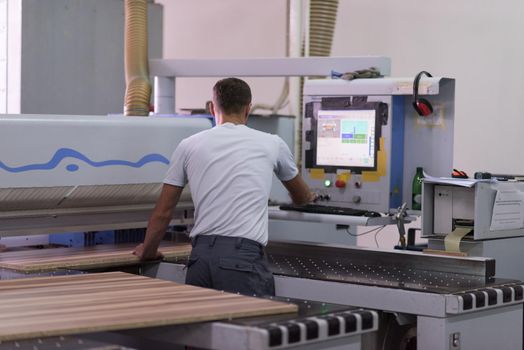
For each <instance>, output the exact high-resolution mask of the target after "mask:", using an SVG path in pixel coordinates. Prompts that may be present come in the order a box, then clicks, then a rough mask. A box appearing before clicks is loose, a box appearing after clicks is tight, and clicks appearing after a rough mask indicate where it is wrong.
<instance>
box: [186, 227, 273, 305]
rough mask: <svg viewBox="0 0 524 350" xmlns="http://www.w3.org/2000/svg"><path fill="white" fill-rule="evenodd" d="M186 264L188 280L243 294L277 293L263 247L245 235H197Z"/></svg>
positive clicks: (193, 240) (188, 282)
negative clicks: (242, 236)
mask: <svg viewBox="0 0 524 350" xmlns="http://www.w3.org/2000/svg"><path fill="white" fill-rule="evenodd" d="M191 243H192V245H193V249H192V251H191V256H190V257H189V261H188V264H187V274H186V284H191V285H194V286H199V287H204V288H213V289H217V290H223V291H226V292H232V293H240V294H244V295H258V296H262V295H275V282H274V280H273V274H272V273H271V271H269V268H268V263H267V258H266V256H265V254H264V247H263V246H262V245H261V244H260V243H258V242H255V241H253V240H250V239H246V238H236V237H224V236H216V235H198V236H196V237H194V238H193V239H192V242H191Z"/></svg>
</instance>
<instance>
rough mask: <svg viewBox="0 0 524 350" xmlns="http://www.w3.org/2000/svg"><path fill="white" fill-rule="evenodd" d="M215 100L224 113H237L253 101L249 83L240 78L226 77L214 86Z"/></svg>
mask: <svg viewBox="0 0 524 350" xmlns="http://www.w3.org/2000/svg"><path fill="white" fill-rule="evenodd" d="M213 93H214V95H215V102H216V104H217V106H216V108H218V109H219V110H220V111H221V112H222V113H224V114H237V113H240V112H241V111H242V108H244V107H246V106H248V105H249V104H250V103H251V89H250V88H249V85H247V83H246V82H245V81H243V80H241V79H238V78H226V79H222V80H219V81H217V83H216V84H215V86H214V87H213Z"/></svg>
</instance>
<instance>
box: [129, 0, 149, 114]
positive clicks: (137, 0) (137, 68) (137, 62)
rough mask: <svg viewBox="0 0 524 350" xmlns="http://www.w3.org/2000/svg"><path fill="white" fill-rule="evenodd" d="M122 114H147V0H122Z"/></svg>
mask: <svg viewBox="0 0 524 350" xmlns="http://www.w3.org/2000/svg"><path fill="white" fill-rule="evenodd" d="M124 40H125V44H124V45H125V51H124V56H125V72H126V94H125V98H124V115H126V116H147V115H149V101H150V99H151V84H150V82H149V67H148V57H147V0H125V34H124Z"/></svg>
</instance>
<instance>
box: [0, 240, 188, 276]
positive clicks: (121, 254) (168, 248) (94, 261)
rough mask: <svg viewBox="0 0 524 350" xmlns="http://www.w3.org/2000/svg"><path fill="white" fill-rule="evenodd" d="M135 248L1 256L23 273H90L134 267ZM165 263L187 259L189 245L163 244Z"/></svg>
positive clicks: (0, 263)
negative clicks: (87, 270)
mask: <svg viewBox="0 0 524 350" xmlns="http://www.w3.org/2000/svg"><path fill="white" fill-rule="evenodd" d="M135 247H136V243H133V244H101V245H96V246H93V247H81V248H46V249H34V250H23V251H13V252H2V253H0V267H3V268H8V269H13V270H16V271H21V272H42V271H51V270H54V269H58V268H66V269H90V268H103V267H111V266H123V265H132V264H136V263H138V262H139V260H138V258H137V257H136V256H134V255H133V254H131V253H132V251H133V249H134V248H135ZM160 251H161V252H162V253H163V254H164V256H165V260H170V259H173V258H176V257H183V256H188V255H189V254H190V253H191V244H189V243H162V245H161V246H160Z"/></svg>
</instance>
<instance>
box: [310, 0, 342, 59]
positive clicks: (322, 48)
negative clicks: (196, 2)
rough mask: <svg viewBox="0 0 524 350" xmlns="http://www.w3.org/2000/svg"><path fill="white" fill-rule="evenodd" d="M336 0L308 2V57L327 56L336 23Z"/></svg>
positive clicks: (311, 0) (313, 0)
mask: <svg viewBox="0 0 524 350" xmlns="http://www.w3.org/2000/svg"><path fill="white" fill-rule="evenodd" d="M337 10H338V0H310V5H309V13H310V15H309V16H310V17H309V52H308V55H309V56H329V55H330V54H331V45H332V43H333V33H334V32H335V24H336V22H337Z"/></svg>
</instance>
